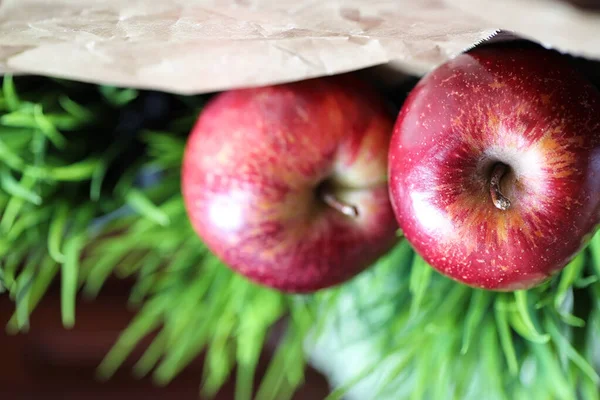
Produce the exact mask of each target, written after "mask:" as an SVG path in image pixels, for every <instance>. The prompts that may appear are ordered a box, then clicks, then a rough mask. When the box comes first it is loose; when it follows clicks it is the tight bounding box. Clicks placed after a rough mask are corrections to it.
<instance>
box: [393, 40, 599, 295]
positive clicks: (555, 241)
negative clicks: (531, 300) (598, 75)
mask: <svg viewBox="0 0 600 400" xmlns="http://www.w3.org/2000/svg"><path fill="white" fill-rule="evenodd" d="M496 162H503V163H504V164H506V165H508V166H509V167H510V169H511V171H512V173H510V174H508V175H506V176H505V177H504V178H503V181H502V189H503V190H504V191H505V192H506V193H504V194H505V195H506V196H507V197H508V198H509V199H510V200H511V201H512V205H511V207H510V208H509V209H508V210H506V211H502V210H500V209H498V208H496V207H495V206H494V205H493V203H492V200H491V196H490V192H489V185H488V182H489V174H490V169H491V168H492V165H494V164H495V163H496ZM389 172H390V175H389V179H390V196H391V199H392V206H393V208H394V212H395V215H396V217H397V220H398V223H399V225H400V228H401V229H402V231H403V233H404V235H405V237H406V238H407V240H408V241H409V242H410V243H411V245H412V246H413V248H414V249H415V250H416V251H417V253H419V254H420V255H421V256H422V257H423V258H424V259H425V261H427V262H428V263H429V264H430V265H431V266H433V267H434V268H436V269H437V270H438V271H440V272H441V273H442V274H444V275H446V276H448V277H450V278H452V279H454V280H456V281H459V282H462V283H464V284H466V285H469V286H472V287H478V288H483V289H490V290H498V291H510V290H518V289H527V288H531V287H534V286H536V285H538V284H540V283H542V282H544V281H545V280H547V279H548V278H549V277H551V276H553V274H554V273H556V272H557V271H560V270H561V269H562V268H563V267H564V266H565V265H566V264H567V263H568V261H570V260H571V259H572V258H573V256H574V255H575V254H576V253H577V252H578V251H579V250H580V249H581V248H582V247H583V246H584V245H585V244H586V243H587V241H588V240H589V239H590V238H591V236H592V233H593V232H594V231H595V230H596V229H597V228H598V224H599V221H600V94H599V93H598V91H597V90H596V89H595V88H594V87H593V86H592V85H591V84H590V83H589V82H588V81H586V79H585V78H584V77H583V76H581V75H580V74H579V73H578V72H577V71H576V70H575V69H574V68H573V67H572V66H571V65H570V64H569V61H568V60H567V59H566V58H565V57H564V56H562V55H559V54H557V53H555V52H553V51H550V50H545V49H538V48H532V49H515V48H512V49H510V48H492V47H490V48H481V49H476V50H473V51H471V52H470V53H467V54H462V55H460V56H458V57H456V58H455V59H453V60H451V61H449V62H447V63H446V64H444V65H441V66H440V67H438V68H437V69H435V70H434V71H432V72H430V73H429V74H428V75H426V76H425V77H424V78H423V79H422V80H421V81H420V82H419V83H418V85H417V86H416V87H415V88H414V90H413V91H411V93H410V94H409V96H408V98H407V101H406V102H405V104H404V105H403V108H402V110H401V111H400V114H399V116H398V118H397V121H396V124H395V127H394V133H393V137H392V142H391V145H390V157H389Z"/></svg>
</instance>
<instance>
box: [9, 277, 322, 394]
mask: <svg viewBox="0 0 600 400" xmlns="http://www.w3.org/2000/svg"><path fill="white" fill-rule="evenodd" d="M129 289H130V287H129V286H128V284H127V283H126V282H123V281H118V280H113V281H109V283H108V284H107V286H106V287H105V288H104V289H103V290H102V291H101V292H100V295H99V297H98V298H97V299H95V300H93V301H85V300H82V299H81V298H78V301H77V316H76V324H75V327H74V328H73V329H70V330H68V329H65V328H63V327H62V324H61V318H60V293H59V291H58V287H53V288H52V290H50V292H49V293H47V294H46V296H45V297H43V298H42V300H41V302H40V304H39V306H38V308H37V309H36V310H35V311H34V313H33V315H32V317H31V324H30V329H29V332H28V333H21V334H17V335H9V334H7V333H6V331H5V330H4V327H5V326H6V322H7V321H8V319H9V318H10V317H11V315H12V313H13V310H14V303H13V302H12V301H11V300H10V299H9V297H8V296H7V295H6V294H2V295H0V325H1V326H2V331H0V400H25V399H27V400H29V399H31V400H37V399H61V400H95V399H111V400H125V399H127V400H129V399H132V398H133V399H137V398H139V399H144V400H158V399H178V400H188V399H190V400H199V399H201V398H200V396H199V387H200V382H201V377H202V358H201V357H198V359H197V360H195V361H194V363H193V364H192V365H190V366H189V367H188V368H186V369H185V370H183V371H182V373H181V374H180V375H179V376H178V377H177V378H176V379H175V380H174V381H173V382H172V383H171V384H170V385H168V386H166V387H158V386H156V385H154V384H153V382H152V380H151V378H150V377H148V378H145V379H138V378H135V377H134V376H133V375H132V367H133V364H134V363H135V362H136V361H137V359H138V357H139V356H140V354H141V350H143V346H145V345H147V344H148V343H149V340H148V341H146V342H143V343H142V345H141V346H140V347H139V349H138V351H137V352H136V353H134V354H133V355H132V356H131V357H130V358H129V359H128V361H127V362H126V363H125V364H123V366H122V367H121V368H120V369H119V371H118V372H117V374H116V375H115V376H113V378H112V379H110V380H109V381H106V382H100V381H98V380H97V379H96V378H95V372H96V367H97V366H98V364H99V363H100V362H101V360H102V358H103V357H104V356H105V355H106V353H107V352H108V351H109V349H110V348H111V347H112V345H113V344H114V343H115V340H116V339H117V336H118V335H119V333H120V332H121V330H122V329H123V328H125V327H126V326H127V324H128V322H129V321H130V319H131V318H132V316H133V315H134V310H128V309H127V307H126V306H125V304H126V301H127V296H128V294H129ZM268 360H269V354H265V355H264V357H263V360H262V362H261V365H260V366H259V370H258V374H257V375H258V377H260V375H261V374H262V373H264V371H265V369H266V366H267V363H268ZM233 388H234V385H233V381H231V382H229V383H228V384H227V386H226V387H225V388H224V389H223V390H222V391H221V393H220V394H219V396H218V397H217V400H229V399H231V400H232V399H233ZM327 393H328V388H327V383H326V381H325V380H324V378H323V377H322V376H320V375H319V374H318V373H316V372H315V371H313V370H310V369H309V370H307V372H306V384H305V385H304V386H303V387H302V388H301V389H300V390H299V391H298V393H297V394H296V396H295V397H294V399H296V400H303V399H310V400H318V399H323V398H324V397H325V396H326V395H327Z"/></svg>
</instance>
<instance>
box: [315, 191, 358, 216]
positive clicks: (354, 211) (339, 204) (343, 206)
mask: <svg viewBox="0 0 600 400" xmlns="http://www.w3.org/2000/svg"><path fill="white" fill-rule="evenodd" d="M323 201H324V202H325V204H327V205H328V206H330V207H331V208H333V209H334V210H337V211H339V212H341V213H342V214H344V215H346V216H348V217H352V218H357V217H358V208H356V206H353V205H350V204H347V203H344V202H343V201H341V200H340V199H338V198H337V197H335V196H334V195H333V193H324V194H323Z"/></svg>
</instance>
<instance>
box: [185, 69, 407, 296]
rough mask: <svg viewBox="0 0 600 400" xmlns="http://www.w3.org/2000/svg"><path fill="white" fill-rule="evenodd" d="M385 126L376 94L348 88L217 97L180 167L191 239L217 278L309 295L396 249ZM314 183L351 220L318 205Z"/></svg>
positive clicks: (329, 84)
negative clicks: (212, 263) (227, 274)
mask: <svg viewBox="0 0 600 400" xmlns="http://www.w3.org/2000/svg"><path fill="white" fill-rule="evenodd" d="M393 123H394V117H393V115H392V114H391V113H390V112H389V111H388V110H387V108H386V105H385V104H384V103H383V102H382V101H381V100H380V99H379V98H378V96H377V94H376V93H375V92H373V91H372V89H370V88H369V87H367V86H365V85H364V84H362V83H361V82H358V81H356V80H353V79H350V78H349V77H337V78H333V77H331V78H319V79H312V80H307V81H303V82H297V83H289V84H281V85H273V86H268V87H261V88H248V89H241V90H233V91H229V92H225V93H221V94H219V95H217V96H216V97H215V98H214V99H213V100H212V101H211V102H210V103H209V104H208V105H207V106H206V107H205V109H204V110H203V111H202V113H201V115H200V116H199V119H198V121H197V123H196V124H195V126H194V128H193V130H192V133H191V135H190V137H189V141H188V144H187V147H186V152H185V155H184V162H183V169H182V192H183V196H184V199H185V204H186V208H187V211H188V214H189V217H190V221H191V223H192V225H193V227H194V229H195V230H196V232H197V233H198V235H199V236H200V237H201V238H202V239H203V241H204V242H205V243H206V245H207V246H208V247H209V249H210V250H211V251H212V252H213V253H215V254H216V255H217V256H218V257H219V258H220V259H221V260H222V261H223V262H224V263H225V264H226V265H227V266H229V267H230V268H232V269H233V270H235V271H237V272H238V273H241V274H242V275H244V276H246V277H247V278H249V279H251V280H252V281H254V282H257V283H259V284H262V285H265V286H269V287H272V288H275V289H278V290H282V291H287V292H312V291H316V290H319V289H323V288H326V287H330V286H334V285H336V284H339V283H341V282H344V281H346V280H348V279H350V278H352V277H353V276H355V275H356V274H358V273H359V272H361V271H363V270H364V269H365V268H367V267H368V266H369V265H371V264H372V263H373V262H374V261H375V260H377V258H379V257H380V256H381V255H383V254H384V253H385V252H386V251H388V250H389V249H390V248H391V247H392V246H393V244H394V243H395V242H396V230H397V228H398V225H397V222H396V220H395V218H394V214H393V211H392V208H391V204H390V200H389V195H388V187H387V154H388V148H389V141H390V138H391V132H392V128H393ZM324 181H327V182H328V183H329V184H330V190H331V192H332V193H333V194H334V195H335V197H336V198H337V199H339V200H341V201H343V202H345V203H348V204H351V205H354V206H356V207H357V209H358V212H359V215H358V217H356V218H353V217H350V216H347V215H343V214H342V213H340V212H339V211H337V210H335V209H333V208H331V207H329V206H328V205H326V204H325V203H324V202H323V201H322V199H321V198H320V197H319V193H318V190H317V187H320V186H321V183H322V182H324Z"/></svg>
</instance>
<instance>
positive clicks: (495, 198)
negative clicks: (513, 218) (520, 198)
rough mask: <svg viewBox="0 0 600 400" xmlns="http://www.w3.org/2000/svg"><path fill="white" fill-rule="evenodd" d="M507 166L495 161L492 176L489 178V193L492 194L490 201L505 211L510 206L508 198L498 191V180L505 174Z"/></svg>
mask: <svg viewBox="0 0 600 400" xmlns="http://www.w3.org/2000/svg"><path fill="white" fill-rule="evenodd" d="M507 169H508V167H507V166H506V164H503V163H497V164H496V165H495V166H494V169H493V170H492V176H491V178H490V195H491V196H492V202H493V203H494V205H495V206H496V208H498V209H500V210H502V211H506V210H508V209H509V208H510V200H509V199H508V198H507V197H506V196H504V195H503V194H502V192H501V191H500V181H501V180H502V178H503V177H504V174H506V171H507Z"/></svg>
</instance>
